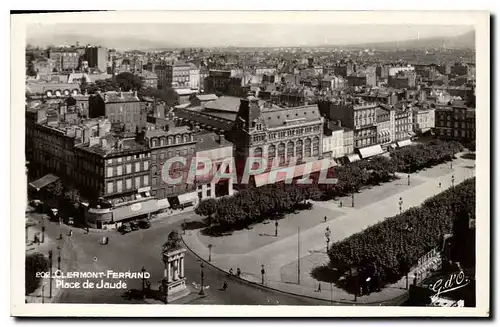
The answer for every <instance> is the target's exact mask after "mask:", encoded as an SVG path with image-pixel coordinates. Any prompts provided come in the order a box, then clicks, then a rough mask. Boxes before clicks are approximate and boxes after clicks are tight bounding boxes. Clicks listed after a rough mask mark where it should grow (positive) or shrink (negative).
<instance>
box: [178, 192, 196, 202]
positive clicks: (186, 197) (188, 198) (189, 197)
mask: <svg viewBox="0 0 500 327" xmlns="http://www.w3.org/2000/svg"><path fill="white" fill-rule="evenodd" d="M178 198H179V203H180V204H184V203H189V202H196V201H197V200H198V192H197V191H196V192H191V193H184V194H181V195H179V197H178Z"/></svg>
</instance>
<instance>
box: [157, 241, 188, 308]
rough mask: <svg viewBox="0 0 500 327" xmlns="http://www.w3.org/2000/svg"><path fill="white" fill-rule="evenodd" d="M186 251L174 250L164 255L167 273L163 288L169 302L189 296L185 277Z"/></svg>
mask: <svg viewBox="0 0 500 327" xmlns="http://www.w3.org/2000/svg"><path fill="white" fill-rule="evenodd" d="M185 252H186V249H182V248H181V249H172V250H170V251H167V252H164V253H163V262H164V264H165V271H164V274H163V287H164V291H166V292H167V302H168V303H170V302H172V301H175V300H178V299H180V298H182V297H184V296H186V295H188V294H189V290H188V288H187V287H186V277H185V276H184V255H185Z"/></svg>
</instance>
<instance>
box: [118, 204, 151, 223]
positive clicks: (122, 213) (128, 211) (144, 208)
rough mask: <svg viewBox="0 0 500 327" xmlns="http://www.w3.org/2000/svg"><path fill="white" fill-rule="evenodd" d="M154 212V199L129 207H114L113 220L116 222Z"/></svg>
mask: <svg viewBox="0 0 500 327" xmlns="http://www.w3.org/2000/svg"><path fill="white" fill-rule="evenodd" d="M155 211H158V203H157V200H156V199H152V200H148V201H143V202H136V203H133V204H130V205H125V206H120V207H116V208H115V209H114V210H113V219H114V221H115V222H116V221H120V220H123V219H127V218H131V217H136V216H140V215H146V214H148V213H151V212H155Z"/></svg>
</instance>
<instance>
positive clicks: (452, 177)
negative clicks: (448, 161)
mask: <svg viewBox="0 0 500 327" xmlns="http://www.w3.org/2000/svg"><path fill="white" fill-rule="evenodd" d="M451 186H452V187H453V186H455V175H452V176H451Z"/></svg>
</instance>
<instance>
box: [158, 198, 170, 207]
mask: <svg viewBox="0 0 500 327" xmlns="http://www.w3.org/2000/svg"><path fill="white" fill-rule="evenodd" d="M167 207H170V203H169V202H168V199H167V198H165V199H161V200H158V208H167Z"/></svg>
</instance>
